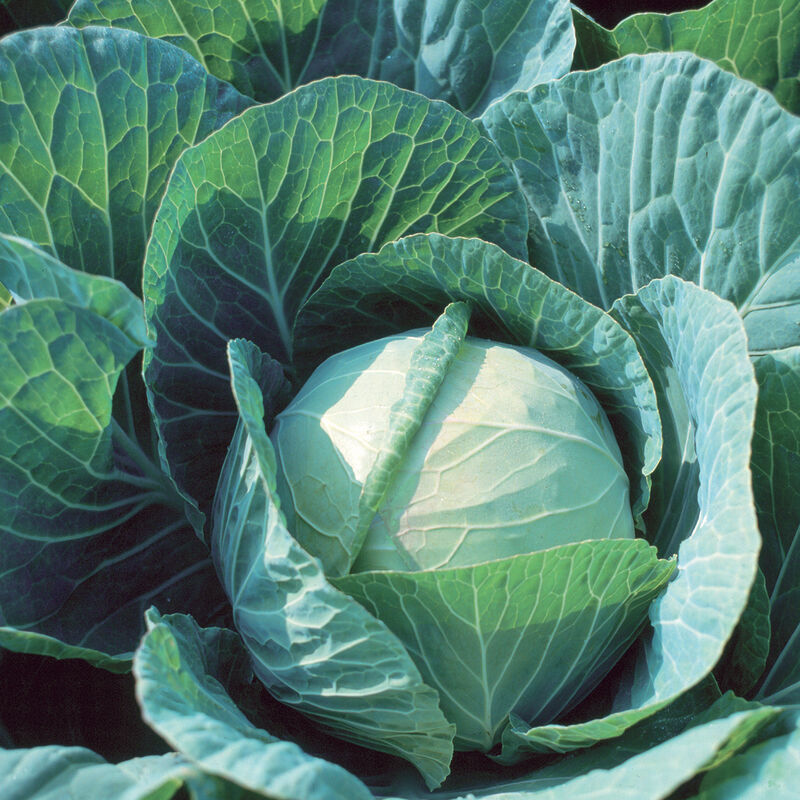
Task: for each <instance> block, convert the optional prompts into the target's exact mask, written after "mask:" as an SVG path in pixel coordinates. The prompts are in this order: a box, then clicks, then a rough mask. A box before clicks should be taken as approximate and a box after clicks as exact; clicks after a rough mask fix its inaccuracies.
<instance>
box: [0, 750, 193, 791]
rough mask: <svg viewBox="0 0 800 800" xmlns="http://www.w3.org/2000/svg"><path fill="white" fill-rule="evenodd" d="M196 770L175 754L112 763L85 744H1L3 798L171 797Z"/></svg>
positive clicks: (0, 772) (0, 769)
mask: <svg viewBox="0 0 800 800" xmlns="http://www.w3.org/2000/svg"><path fill="white" fill-rule="evenodd" d="M192 773H193V770H192V768H191V766H190V765H189V763H188V762H187V761H186V760H185V759H183V758H181V757H180V756H176V755H174V754H169V755H164V756H147V757H145V758H137V759H133V760H131V761H125V762H123V763H121V764H109V763H108V762H107V761H105V760H104V759H103V758H101V757H100V756H99V755H97V754H96V753H93V752H92V751H91V750H86V749H84V748H82V747H59V746H57V745H51V746H47V747H34V748H31V749H30V750H0V774H2V775H3V788H2V792H3V800H62V798H65V797H76V798H77V797H80V798H82V799H83V800H108V798H110V797H113V798H115V800H168V798H170V797H172V796H173V795H174V794H175V792H176V791H177V790H178V789H179V788H180V786H181V784H182V783H183V781H184V779H185V778H186V777H187V776H188V775H191V774H192Z"/></svg>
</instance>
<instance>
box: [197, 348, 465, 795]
mask: <svg viewBox="0 0 800 800" xmlns="http://www.w3.org/2000/svg"><path fill="white" fill-rule="evenodd" d="M229 353H230V356H229V357H230V361H231V372H232V378H233V386H234V396H235V398H236V402H237V405H238V408H239V413H240V415H241V419H240V423H239V425H238V427H237V429H236V433H235V436H234V439H233V442H232V443H231V448H230V452H229V456H228V459H227V460H226V462H225V465H224V467H223V471H222V474H221V477H220V483H219V487H218V489H217V496H216V500H215V505H214V517H213V525H212V536H213V538H212V551H213V554H214V561H215V563H216V565H217V570H218V572H219V575H220V579H221V580H222V583H223V585H224V586H225V589H226V591H227V593H228V596H229V597H230V599H231V603H232V605H233V612H234V620H235V622H236V627H237V630H238V631H239V633H240V634H241V636H242V638H243V639H244V642H245V644H246V646H247V648H248V650H249V651H250V653H251V655H252V657H253V669H254V670H255V672H256V674H257V675H258V677H259V678H260V679H261V681H262V682H263V683H264V685H265V686H266V687H267V689H268V690H269V691H270V693H271V694H273V696H275V697H276V698H277V699H278V700H281V701H282V702H285V703H287V704H289V705H292V706H294V707H296V708H297V709H299V710H300V711H302V712H303V713H304V714H306V715H308V716H310V717H312V718H313V719H315V720H316V721H318V722H320V723H322V724H323V725H324V726H325V727H327V728H332V729H334V730H335V731H336V733H337V735H338V736H341V737H342V738H344V739H347V740H350V741H354V742H357V743H359V744H362V745H365V746H367V747H372V748H374V749H377V750H382V751H385V752H389V753H393V754H396V755H400V756H402V757H403V758H406V759H407V760H409V761H410V762H411V763H413V764H414V765H415V766H416V767H417V768H418V769H419V771H420V772H421V773H422V775H423V777H424V778H425V780H426V782H427V783H428V785H429V786H430V787H431V788H433V787H435V786H438V785H439V784H440V783H441V782H442V781H443V780H444V778H445V777H446V775H447V773H448V771H449V764H450V758H451V756H452V752H453V744H452V739H453V726H452V725H451V724H449V723H448V721H447V720H446V719H445V717H444V715H443V714H442V712H441V711H440V709H439V697H438V695H437V693H436V692H435V691H434V690H433V689H431V688H430V687H429V686H427V685H426V684H425V683H423V681H422V678H421V677H420V674H419V671H418V669H417V668H416V666H415V665H414V662H413V661H412V660H411V658H410V657H409V656H408V654H407V653H406V651H405V650H404V648H403V646H402V644H401V643H400V642H399V641H398V640H397V639H396V638H395V636H394V635H393V634H391V633H390V632H389V630H388V629H387V628H386V627H385V626H384V625H383V624H382V623H380V622H379V621H378V620H377V619H375V618H374V617H372V616H371V615H370V614H368V613H367V612H366V611H365V610H364V609H363V608H362V607H361V606H359V605H358V603H356V602H355V601H354V600H352V599H351V598H349V597H347V596H346V595H344V594H342V593H341V592H339V591H337V590H336V589H334V588H333V587H332V586H331V585H330V584H329V583H328V582H327V580H326V579H325V576H324V574H323V572H322V569H321V567H320V564H319V562H318V561H317V560H316V559H313V558H311V557H310V556H309V555H308V554H307V553H306V552H305V551H304V550H303V549H302V548H301V547H300V546H299V545H298V544H297V542H296V541H295V540H294V539H293V538H292V536H291V535H290V533H289V532H288V530H287V529H286V527H285V522H284V518H283V514H282V513H281V511H280V505H279V502H280V501H279V500H278V498H277V495H276V493H275V456H274V453H273V451H272V445H271V444H270V441H269V438H268V437H267V434H266V431H265V430H264V423H263V413H264V408H263V401H262V388H261V387H260V386H259V384H258V378H259V376H258V374H257V371H256V370H257V365H258V358H259V353H258V350H257V349H256V348H255V347H254V346H253V345H252V344H250V343H247V342H243V341H241V340H237V341H234V342H231V344H230V347H229ZM254 371H256V374H254Z"/></svg>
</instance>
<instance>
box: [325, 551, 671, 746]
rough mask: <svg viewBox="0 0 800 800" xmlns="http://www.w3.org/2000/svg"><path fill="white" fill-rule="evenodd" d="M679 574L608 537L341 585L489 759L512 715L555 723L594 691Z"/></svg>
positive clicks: (367, 576)
mask: <svg viewBox="0 0 800 800" xmlns="http://www.w3.org/2000/svg"><path fill="white" fill-rule="evenodd" d="M674 566H675V564H674V563H673V562H664V561H659V560H658V558H657V556H656V553H655V550H654V549H653V548H650V547H648V545H647V543H646V542H644V541H642V540H641V539H632V540H621V539H605V540H598V541H592V542H580V543H578V544H572V545H564V546H562V547H555V548H551V549H549V550H542V551H539V552H537V553H531V554H529V555H522V556H514V557H513V558H510V559H502V560H500V561H491V562H489V563H487V564H479V565H477V566H474V567H458V568H451V569H437V570H423V571H420V572H408V573H405V572H398V573H395V572H363V573H356V574H350V575H346V576H345V577H343V578H337V579H336V580H335V581H334V584H335V585H336V586H337V587H339V588H340V589H342V590H343V591H345V592H347V594H349V595H351V596H353V597H354V598H355V599H356V600H358V602H359V603H361V604H362V605H363V606H364V607H365V608H367V610H369V611H371V612H372V613H373V614H374V615H375V616H380V618H381V619H382V621H383V622H385V623H386V625H387V626H388V627H389V629H390V630H391V631H393V632H394V633H395V634H396V635H397V636H398V638H399V639H400V640H401V641H402V642H403V644H404V645H405V647H406V650H408V652H409V653H410V654H411V656H412V658H413V659H414V661H415V663H416V664H417V666H418V667H419V668H420V671H421V673H422V676H423V679H424V680H425V682H426V683H428V684H429V685H431V686H436V687H438V690H439V693H440V696H441V705H442V709H443V711H444V712H445V714H446V716H447V719H449V720H450V721H452V722H455V723H456V725H457V726H458V735H457V738H456V746H457V747H459V748H460V749H463V750H475V749H477V750H482V751H488V750H490V749H491V748H492V747H493V746H494V745H495V744H496V743H497V742H498V741H499V739H500V732H501V729H502V728H503V727H505V725H506V723H507V720H508V710H509V709H510V708H513V709H514V710H515V712H516V713H517V714H519V715H520V716H522V717H523V718H524V719H526V720H527V721H528V722H529V723H531V724H533V723H535V722H538V721H542V722H549V721H550V720H551V719H554V718H555V717H557V716H558V715H559V714H561V713H562V712H563V711H564V710H565V709H567V708H569V707H571V706H572V705H575V704H576V702H577V701H578V700H580V699H581V697H582V696H584V695H585V694H587V693H588V692H589V691H590V690H591V689H593V688H594V687H595V685H596V683H597V682H598V681H599V680H600V679H601V678H602V677H603V676H604V675H605V674H606V672H608V670H609V669H610V668H611V667H612V666H613V665H614V663H616V661H617V660H618V659H619V657H620V655H621V654H622V653H623V652H624V651H625V650H626V649H627V648H628V647H629V646H630V644H631V642H632V641H633V639H634V638H635V637H636V636H637V635H638V634H639V633H640V631H641V629H642V626H643V625H644V622H645V618H646V615H647V608H648V606H649V604H650V602H651V601H652V600H653V599H654V598H655V596H656V595H657V594H658V593H659V592H660V591H661V589H662V588H663V587H664V585H665V584H666V582H667V581H668V580H669V577H670V575H671V574H672V572H673V569H674ZM520 653H528V654H529V656H530V657H529V658H526V659H520V657H519V654H520ZM465 699H467V700H470V701H471V703H470V705H469V706H465V705H464V701H465Z"/></svg>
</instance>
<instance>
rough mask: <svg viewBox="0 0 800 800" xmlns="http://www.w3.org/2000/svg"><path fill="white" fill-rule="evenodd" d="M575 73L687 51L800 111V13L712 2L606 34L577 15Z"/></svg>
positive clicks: (785, 6) (639, 18) (780, 5)
mask: <svg viewBox="0 0 800 800" xmlns="http://www.w3.org/2000/svg"><path fill="white" fill-rule="evenodd" d="M573 18H574V22H575V34H576V38H577V46H576V48H575V62H574V64H573V69H592V68H593V67H597V66H600V64H603V63H605V62H607V61H613V60H614V59H617V58H620V57H621V56H626V55H630V54H632V53H650V52H653V51H664V50H665V51H674V52H678V51H689V52H691V53H695V54H696V55H698V56H701V57H702V58H708V59H711V60H712V61H716V63H717V64H719V66H720V67H722V68H723V69H726V70H729V71H730V72H732V73H733V74H734V75H738V76H739V77H741V78H746V79H747V80H749V81H753V83H755V84H757V85H758V86H761V87H762V88H764V89H768V90H769V91H770V92H772V93H773V94H774V95H775V99H776V100H777V101H778V102H779V103H780V104H781V105H783V106H785V107H786V108H788V109H789V111H793V112H794V113H795V114H796V113H797V112H798V111H800V69H798V55H799V54H800V50H799V49H798V42H800V9H798V6H797V4H796V3H794V2H793V0H761V1H760V2H759V3H757V4H756V3H753V2H752V0H713V2H710V3H708V4H706V5H704V6H702V7H701V8H696V9H689V10H686V11H681V12H679V13H672V14H633V15H631V16H630V17H627V18H626V19H624V20H622V22H620V23H619V25H617V26H616V27H615V28H614V29H613V30H606V29H605V28H603V27H602V26H601V25H598V24H597V23H596V22H594V21H593V20H591V19H589V17H587V16H586V15H585V14H583V13H582V12H581V11H580V9H578V8H574V9H573Z"/></svg>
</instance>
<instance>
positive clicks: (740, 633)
mask: <svg viewBox="0 0 800 800" xmlns="http://www.w3.org/2000/svg"><path fill="white" fill-rule="evenodd" d="M769 611H770V608H769V596H768V595H767V586H766V582H765V580H764V573H763V572H762V571H761V570H760V569H759V570H758V572H756V579H755V581H754V582H753V586H752V588H751V589H750V597H749V599H748V601H747V606H746V607H745V609H744V612H743V613H742V617H741V619H740V620H739V625H738V627H737V628H736V631H735V632H734V634H733V637H732V638H731V639H730V640H729V641H728V644H727V646H726V647H725V652H724V653H723V656H722V660H721V661H720V663H719V664H718V665H717V668H716V669H715V670H714V675H715V677H716V678H717V680H718V681H719V684H720V686H721V687H722V688H723V689H727V690H732V691H734V692H736V694H738V695H740V696H742V697H745V696H747V695H748V694H749V693H750V691H751V690H752V689H753V687H754V686H755V685H756V684H757V683H758V680H759V678H761V674H762V673H763V672H764V667H765V665H766V663H767V656H768V655H769V650H770V619H769Z"/></svg>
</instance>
